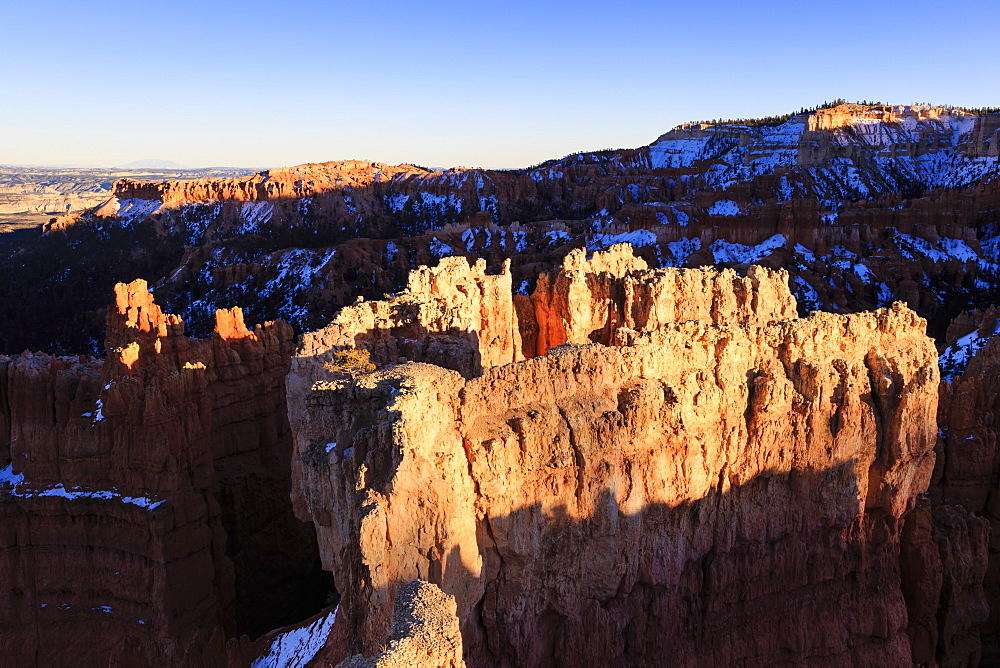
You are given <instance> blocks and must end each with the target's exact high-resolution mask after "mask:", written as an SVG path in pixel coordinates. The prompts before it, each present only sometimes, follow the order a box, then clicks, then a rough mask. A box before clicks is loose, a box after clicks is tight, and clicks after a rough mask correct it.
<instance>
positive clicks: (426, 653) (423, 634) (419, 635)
mask: <svg viewBox="0 0 1000 668" xmlns="http://www.w3.org/2000/svg"><path fill="white" fill-rule="evenodd" d="M383 647H384V649H383V648H380V651H379V652H378V653H377V654H376V655H375V656H373V657H370V658H366V657H362V656H360V655H356V656H352V657H351V658H349V659H345V660H344V661H342V662H341V663H339V664H337V668H396V667H398V668H409V667H410V666H423V667H424V668H464V666H465V662H464V661H463V660H462V634H461V632H460V630H459V628H458V617H457V616H456V614H455V599H453V598H452V597H451V596H448V595H447V594H445V593H443V592H442V591H441V590H440V589H438V588H437V587H436V586H434V585H432V584H430V583H428V582H421V581H420V580H415V581H413V582H410V583H408V584H405V585H403V586H402V587H400V588H399V591H398V592H397V593H396V601H395V604H394V607H393V613H392V631H391V632H390V633H389V639H388V640H387V641H386V644H385V645H384V646H383Z"/></svg>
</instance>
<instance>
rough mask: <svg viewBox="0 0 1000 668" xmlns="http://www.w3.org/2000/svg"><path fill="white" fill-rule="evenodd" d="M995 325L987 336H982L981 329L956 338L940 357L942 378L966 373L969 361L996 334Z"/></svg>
mask: <svg viewBox="0 0 1000 668" xmlns="http://www.w3.org/2000/svg"><path fill="white" fill-rule="evenodd" d="M996 334H997V331H996V327H994V330H993V333H992V334H989V335H987V336H980V334H979V330H975V331H972V332H969V333H968V334H966V335H965V336H963V337H961V338H959V339H956V340H955V341H954V342H953V343H952V344H951V345H950V346H948V347H947V348H945V349H944V352H942V353H941V355H940V356H939V357H938V364H939V365H940V367H941V378H946V379H951V378H954V377H955V376H960V375H962V374H963V373H965V369H966V367H968V365H969V361H970V360H971V359H972V358H973V356H975V354H976V353H978V352H979V351H980V350H982V349H983V348H984V347H986V344H987V343H988V342H989V340H990V339H992V338H993V337H994V336H996Z"/></svg>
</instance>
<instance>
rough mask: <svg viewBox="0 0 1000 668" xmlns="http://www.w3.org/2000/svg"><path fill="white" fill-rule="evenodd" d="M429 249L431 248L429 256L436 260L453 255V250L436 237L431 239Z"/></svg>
mask: <svg viewBox="0 0 1000 668" xmlns="http://www.w3.org/2000/svg"><path fill="white" fill-rule="evenodd" d="M430 248H431V255H433V256H434V257H436V258H442V257H444V256H445V255H453V254H454V253H455V249H453V248H452V247H451V246H449V245H448V244H446V243H445V242H443V241H441V240H440V239H438V238H437V237H433V238H432V239H431V243H430Z"/></svg>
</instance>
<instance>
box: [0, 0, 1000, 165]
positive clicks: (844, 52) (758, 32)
mask: <svg viewBox="0 0 1000 668" xmlns="http://www.w3.org/2000/svg"><path fill="white" fill-rule="evenodd" d="M998 25H1000V2H997V0H978V1H977V0H973V1H971V2H964V3H946V2H940V1H938V2H933V3H932V2H926V1H924V0H914V1H910V2H897V1H894V0H882V1H879V2H872V1H870V0H865V1H862V2H859V1H856V0H840V1H839V2H833V3H831V2H825V3H812V2H801V1H800V2H791V1H785V0H763V1H754V0H742V1H728V0H727V1H716V2H712V1H708V0H703V1H698V2H684V3H679V2H669V1H666V2H664V1H660V2H655V1H642V2H629V1H627V0H621V1H619V2H589V1H587V0H578V1H576V2H565V1H561V0H560V1H547V0H535V1H532V2H522V1H521V0H507V1H506V2H490V3H482V2H475V0H465V1H462V2H458V1H455V2H451V1H447V2H441V1H435V0H428V1H425V2H396V1H395V0H389V1H384V2H366V1H364V0H354V1H353V2H349V3H347V2H339V1H332V0H331V1H327V2H316V1H312V0H308V1H303V2H273V1H272V2H262V1H259V0H241V1H240V2H231V1H228V0H222V1H220V0H212V1H207V0H198V1H192V0H171V1H169V2H163V1H162V0H160V1H157V2H149V1H146V0H136V1H135V2H131V3H122V2H109V1H100V0H98V1H94V2H69V1H52V0H31V1H28V2H16V1H13V0H12V1H9V2H4V3H3V6H2V9H0V56H2V58H3V60H2V63H3V65H2V69H0V72H2V74H0V164H3V163H8V164H10V163H27V164H54V163H85V164H93V165H114V164H121V163H126V162H131V161H133V160H137V159H143V158H160V159H165V160H173V161H176V162H179V163H183V164H186V165H191V166H209V165H230V166H252V167H268V166H279V165H292V164H298V163H303V162H319V161H327V160H341V159H350V158H358V159H367V160H378V161H383V162H388V163H393V164H395V163H402V162H412V163H416V164H422V165H427V166H445V165H463V166H483V167H520V166H525V165H528V164H532V163H536V162H540V161H542V160H545V159H548V158H553V157H561V156H563V155H565V154H568V153H571V152H574V151H578V150H588V149H600V148H609V147H626V146H641V145H644V144H648V143H649V142H651V141H653V140H654V139H655V138H656V137H657V136H658V135H660V134H662V133H663V132H665V131H667V130H669V129H670V128H671V127H673V126H674V125H677V124H678V123H682V122H685V121H691V120H698V119H705V118H714V117H740V116H762V115H770V114H779V113H783V112H787V111H792V110H797V109H798V108H799V107H802V106H810V105H814V104H818V103H820V102H823V101H824V100H828V99H834V98H837V97H844V98H848V99H852V100H853V99H879V100H883V101H886V102H891V103H897V104H908V103H913V102H919V101H929V102H935V103H952V104H959V105H964V106H987V105H996V106H1000V85H998V84H1000V56H998V52H997V44H998V43H1000V33H998V32H997V30H998Z"/></svg>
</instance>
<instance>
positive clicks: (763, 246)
mask: <svg viewBox="0 0 1000 668" xmlns="http://www.w3.org/2000/svg"><path fill="white" fill-rule="evenodd" d="M784 245H785V237H784V235H781V234H775V235H774V236H773V237H771V238H769V239H766V240H764V241H762V242H761V243H759V244H757V245H756V246H744V245H743V244H733V243H729V242H728V241H726V240H725V239H717V240H716V241H713V242H712V255H714V256H715V261H716V263H719V264H723V263H726V264H752V263H754V262H759V261H760V260H763V259H764V258H765V257H767V256H768V255H770V254H771V253H773V252H774V251H775V249H778V248H781V247H782V246H784Z"/></svg>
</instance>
